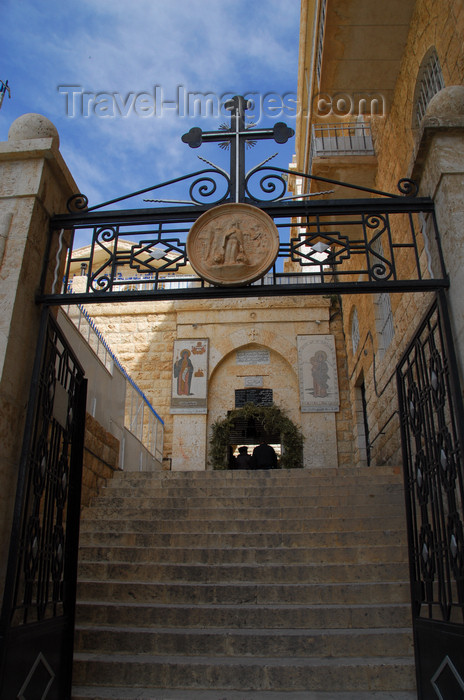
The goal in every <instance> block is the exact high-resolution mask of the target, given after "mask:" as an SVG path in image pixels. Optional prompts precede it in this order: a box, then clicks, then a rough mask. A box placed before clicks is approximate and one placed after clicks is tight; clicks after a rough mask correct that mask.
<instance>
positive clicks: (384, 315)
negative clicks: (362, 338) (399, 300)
mask: <svg viewBox="0 0 464 700" xmlns="http://www.w3.org/2000/svg"><path fill="white" fill-rule="evenodd" d="M374 303H375V325H376V328H377V337H378V339H379V351H378V352H379V355H380V357H382V356H383V354H384V353H385V351H386V349H387V348H388V346H389V345H390V343H391V341H392V339H393V336H394V335H395V328H394V326H393V314H392V308H391V301H390V295H389V293H388V292H382V294H376V299H375V302H374Z"/></svg>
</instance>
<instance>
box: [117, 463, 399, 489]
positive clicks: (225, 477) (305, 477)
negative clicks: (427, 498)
mask: <svg viewBox="0 0 464 700" xmlns="http://www.w3.org/2000/svg"><path fill="white" fill-rule="evenodd" d="M402 473H403V472H402V468H401V467H400V466H372V467H320V468H311V469H262V470H259V469H258V470H256V469H251V470H243V471H242V470H206V471H153V472H140V471H117V472H115V473H114V477H113V479H112V481H113V483H114V484H116V483H117V482H118V481H124V483H127V484H128V485H132V484H133V482H134V480H135V481H139V482H140V481H142V482H143V483H147V482H149V481H153V482H155V481H158V482H162V483H164V484H169V483H173V484H176V483H181V485H182V486H184V487H185V486H188V485H190V484H192V483H194V484H197V485H203V484H205V483H216V484H220V483H231V482H233V483H234V484H240V482H244V483H246V482H249V483H259V482H272V481H283V482H286V483H294V482H305V483H307V482H308V481H311V482H316V481H318V480H320V479H321V480H322V481H332V482H333V481H338V482H340V481H344V480H348V481H362V480H365V481H369V482H370V483H373V482H378V481H379V480H382V479H383V480H387V481H388V480H390V481H395V482H401V479H402Z"/></svg>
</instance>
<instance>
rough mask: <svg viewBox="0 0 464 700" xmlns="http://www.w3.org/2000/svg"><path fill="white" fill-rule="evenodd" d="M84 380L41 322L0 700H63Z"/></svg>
mask: <svg viewBox="0 0 464 700" xmlns="http://www.w3.org/2000/svg"><path fill="white" fill-rule="evenodd" d="M85 399H86V380H85V379H84V373H83V370H82V368H81V367H80V365H79V363H78V362H77V360H76V358H75V357H74V355H73V354H72V352H71V349H70V348H69V347H68V345H67V342H66V340H65V338H64V336H63V335H62V333H61V332H60V329H59V328H58V326H57V325H56V322H55V321H54V319H53V317H52V316H51V315H50V313H49V310H48V309H47V308H45V309H44V311H43V313H42V321H41V332H40V338H39V348H38V352H37V357H36V364H35V367H34V375H33V381H32V388H31V395H30V399H29V406H28V414H27V417H26V427H25V432H24V435H25V439H24V444H23V452H22V458H21V464H20V470H19V475H18V488H17V494H16V502H15V512H14V521H13V530H12V536H11V545H10V555H9V561H8V570H7V581H6V587H5V595H4V602H3V609H2V617H1V627H0V635H1V636H0V641H1V649H0V651H1V662H2V666H1V670H2V673H1V675H0V684H1V687H0V697H1V698H2V700H13V699H14V700H16V699H17V698H19V700H29V699H31V700H32V699H33V698H37V699H38V698H45V697H46V698H47V700H65V699H66V698H69V697H70V693H71V666H72V654H73V633H74V608H75V597H76V596H75V589H76V574H77V545H78V535H79V511H80V489H81V476H82V449H83V434H84V421H85Z"/></svg>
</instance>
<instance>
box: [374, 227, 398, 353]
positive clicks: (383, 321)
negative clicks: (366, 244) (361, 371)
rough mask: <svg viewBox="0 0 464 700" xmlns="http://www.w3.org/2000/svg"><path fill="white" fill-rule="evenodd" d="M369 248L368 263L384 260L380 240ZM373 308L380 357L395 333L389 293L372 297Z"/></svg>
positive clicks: (375, 241) (377, 262)
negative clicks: (370, 252)
mask: <svg viewBox="0 0 464 700" xmlns="http://www.w3.org/2000/svg"><path fill="white" fill-rule="evenodd" d="M370 248H371V251H372V254H371V260H370V265H371V266H373V265H376V264H379V263H382V261H383V260H385V259H386V258H385V256H384V250H383V245H382V241H381V240H380V238H377V239H376V240H374V241H371V243H370ZM374 308H375V326H376V330H377V338H378V341H379V350H378V352H379V357H382V356H383V354H384V353H385V351H386V349H387V348H388V346H389V345H390V343H391V341H392V339H393V336H394V334H395V328H394V326H393V314H392V308H391V301H390V294H389V293H388V292H382V293H380V294H376V295H375V297H374Z"/></svg>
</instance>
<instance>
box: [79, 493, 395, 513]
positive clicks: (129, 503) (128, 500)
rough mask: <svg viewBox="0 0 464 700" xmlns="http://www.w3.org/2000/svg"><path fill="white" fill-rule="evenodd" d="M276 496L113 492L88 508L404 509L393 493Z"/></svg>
mask: <svg viewBox="0 0 464 700" xmlns="http://www.w3.org/2000/svg"><path fill="white" fill-rule="evenodd" d="M275 491H276V493H272V494H264V495H256V496H255V495H251V494H246V495H244V496H232V495H230V494H229V495H228V496H222V497H219V496H211V495H207V496H192V494H190V496H178V495H176V496H169V495H167V494H166V495H164V494H161V495H160V494H159V493H157V494H156V495H153V496H152V495H150V494H147V493H145V489H144V495H143V496H137V497H134V496H130V495H129V494H126V495H125V496H124V495H119V496H116V495H115V494H113V492H112V491H109V492H108V493H105V494H104V495H102V496H98V497H95V498H94V499H93V500H92V504H91V506H90V509H94V508H101V507H103V508H106V507H108V506H112V507H114V508H128V507H131V508H139V509H144V508H153V509H155V510H160V509H161V510H170V509H172V508H175V509H179V508H181V509H185V508H189V509H190V508H194V509H196V508H201V509H206V508H225V509H228V508H259V509H263V508H266V509H272V508H307V507H311V508H314V507H316V508H320V507H321V506H326V507H332V508H333V507H337V506H338V507H346V506H367V505H369V506H383V505H384V504H387V505H400V506H403V507H404V496H403V494H402V493H401V491H395V492H394V493H386V492H382V493H377V494H374V493H355V494H349V493H345V492H342V493H327V492H325V493H323V494H314V493H311V494H309V495H304V496H303V495H301V489H299V495H289V496H287V495H286V494H279V493H277V491H278V489H276V490H275Z"/></svg>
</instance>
